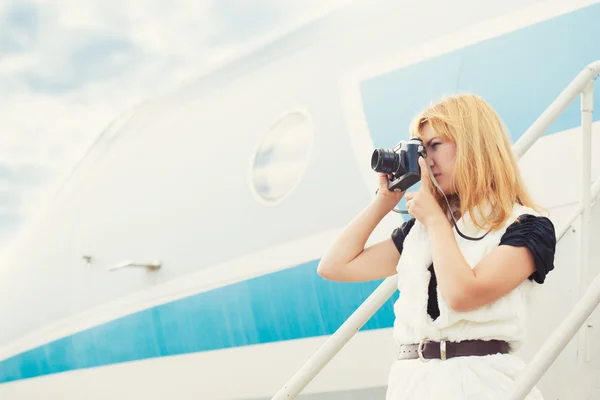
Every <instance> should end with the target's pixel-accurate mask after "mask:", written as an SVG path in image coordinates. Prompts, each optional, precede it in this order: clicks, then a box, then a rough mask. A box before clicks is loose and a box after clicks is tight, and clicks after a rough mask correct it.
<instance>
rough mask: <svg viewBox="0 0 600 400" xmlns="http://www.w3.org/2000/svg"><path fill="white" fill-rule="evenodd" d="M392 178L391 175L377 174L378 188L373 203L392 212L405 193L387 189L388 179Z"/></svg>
mask: <svg viewBox="0 0 600 400" xmlns="http://www.w3.org/2000/svg"><path fill="white" fill-rule="evenodd" d="M391 178H392V175H391V174H382V173H380V174H379V187H378V188H377V194H376V195H375V196H376V197H375V201H376V202H377V203H378V204H382V205H383V206H384V207H386V208H388V209H389V210H388V211H392V210H393V209H394V207H396V205H397V204H398V202H399V201H400V200H401V199H402V196H404V193H405V192H395V191H393V190H392V191H390V190H389V189H388V185H389V179H391Z"/></svg>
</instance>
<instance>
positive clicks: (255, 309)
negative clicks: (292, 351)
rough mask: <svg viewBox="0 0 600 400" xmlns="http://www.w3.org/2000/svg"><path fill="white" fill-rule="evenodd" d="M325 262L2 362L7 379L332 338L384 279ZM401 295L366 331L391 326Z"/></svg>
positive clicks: (0, 371) (0, 370)
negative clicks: (325, 273)
mask: <svg viewBox="0 0 600 400" xmlns="http://www.w3.org/2000/svg"><path fill="white" fill-rule="evenodd" d="M317 265H318V261H311V262H309V263H306V264H303V265H299V266H297V267H294V268H291V269H286V270H283V271H279V272H276V273H272V274H269V275H265V276H261V277H258V278H254V279H250V280H247V281H243V282H240V283H236V284H232V285H229V286H226V287H222V288H219V289H215V290H211V291H209V292H205V293H200V294H197V295H194V296H190V297H186V298H183V299H180V300H177V301H173V302H170V303H167V304H163V305H159V306H156V307H153V308H151V309H147V310H143V311H140V312H137V313H135V314H132V315H128V316H125V317H122V318H119V319H117V320H114V321H111V322H109V323H106V324H103V325H100V326H97V327H94V328H91V329H88V330H85V331H83V332H79V333H76V334H74V335H71V336H68V337H66V338H63V339H59V340H56V341H54V342H51V343H48V344H46V345H44V346H41V347H38V348H35V349H32V350H30V351H27V352H25V353H22V354H19V355H17V356H14V357H12V358H9V359H7V360H5V361H2V362H0V383H2V382H9V381H14V380H20V379H26V378H32V377H36V376H41V375H47V374H52V373H57V372H64V371H70V370H75V369H80V368H90V367H97V366H101V365H107V364H114V363H120V362H125V361H133V360H140V359H146V358H153V357H161V356H169V355H177V354H185V353H193V352H200V351H209V350H218V349H224V348H229V347H236V346H248V345H253V344H259V343H270V342H277V341H283V340H293V339H301V338H307V337H314V336H321V335H329V334H332V333H333V332H335V330H336V329H337V328H338V327H339V326H340V325H341V324H342V323H343V322H344V321H345V320H346V319H347V318H348V317H349V316H350V315H351V314H352V313H353V312H354V311H355V310H356V308H357V307H358V306H359V305H360V304H361V303H362V302H363V301H364V300H365V299H366V298H367V297H368V296H369V295H370V294H371V293H372V292H373V290H375V288H376V287H377V286H378V284H379V283H381V281H373V282H366V283H353V284H347V283H346V284H343V283H337V282H331V281H326V280H324V279H323V278H321V277H320V276H319V275H318V274H317V272H316V269H317ZM397 297H398V294H397V293H396V294H395V295H394V296H393V297H392V298H391V299H390V300H388V301H387V302H386V303H385V304H384V306H383V307H382V308H381V309H380V310H379V311H378V312H377V313H376V314H375V315H374V316H373V317H372V318H371V319H370V320H369V321H368V322H367V324H366V325H365V326H364V327H363V330H369V329H380V328H387V327H391V326H392V324H393V319H394V312H393V302H394V300H395V299H396V298H397Z"/></svg>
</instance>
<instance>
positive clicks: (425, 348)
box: [398, 339, 509, 361]
mask: <svg viewBox="0 0 600 400" xmlns="http://www.w3.org/2000/svg"><path fill="white" fill-rule="evenodd" d="M508 347H509V346H508V343H507V342H505V341H502V340H464V341H462V342H448V341H445V340H442V341H440V342H435V341H430V340H427V339H423V340H421V342H419V344H403V345H400V349H399V351H398V360H411V359H417V358H418V359H420V360H421V361H427V360H431V359H441V360H446V359H448V358H454V357H466V356H487V355H491V354H498V353H500V354H506V353H508Z"/></svg>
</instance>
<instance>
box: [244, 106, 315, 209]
mask: <svg viewBox="0 0 600 400" xmlns="http://www.w3.org/2000/svg"><path fill="white" fill-rule="evenodd" d="M313 139H314V128H313V124H312V120H311V118H310V116H309V115H308V114H307V113H305V112H303V111H293V112H289V113H287V114H285V115H284V116H283V117H282V118H281V119H280V120H279V121H277V123H276V124H275V125H273V126H272V127H271V129H270V130H269V131H268V132H267V133H266V134H265V136H263V138H262V140H261V142H260V143H259V145H258V148H257V150H256V153H255V154H254V161H253V164H252V183H253V187H254V189H255V190H256V192H257V193H258V194H259V196H260V197H261V198H262V199H263V200H266V201H268V202H278V201H281V200H282V199H283V198H284V197H285V196H286V195H288V194H289V193H290V192H291V191H292V190H293V189H294V187H295V186H296V185H297V184H298V182H299V181H300V178H301V177H302V174H303V173H304V170H305V168H306V165H307V163H308V158H309V155H310V151H311V149H312V145H313Z"/></svg>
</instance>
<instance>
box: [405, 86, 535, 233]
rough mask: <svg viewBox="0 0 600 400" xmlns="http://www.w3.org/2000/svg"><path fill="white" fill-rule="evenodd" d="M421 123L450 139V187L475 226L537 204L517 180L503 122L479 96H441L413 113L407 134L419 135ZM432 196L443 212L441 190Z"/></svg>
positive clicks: (495, 225)
mask: <svg viewBox="0 0 600 400" xmlns="http://www.w3.org/2000/svg"><path fill="white" fill-rule="evenodd" d="M426 123H429V124H431V128H432V129H433V130H434V131H435V132H436V133H437V134H438V135H439V137H440V138H441V139H442V140H444V141H450V142H452V143H455V144H456V161H455V167H454V173H453V179H452V182H453V190H454V192H455V193H456V195H457V196H458V198H459V199H460V213H461V215H465V213H466V212H469V214H470V215H471V217H472V219H473V223H474V225H475V226H476V227H477V228H479V229H491V230H496V229H499V228H501V227H502V226H503V225H504V224H505V223H506V221H507V220H508V219H509V218H510V216H511V215H512V213H513V208H514V205H515V203H519V204H521V205H524V206H527V207H531V208H533V209H539V206H538V205H536V204H535V203H534V202H533V200H532V199H531V197H530V195H529V194H528V193H527V190H526V189H525V187H524V185H523V180H522V178H521V174H520V171H519V166H518V164H517V160H516V157H515V155H514V153H513V151H512V148H511V145H510V143H509V140H508V135H507V132H506V129H505V127H504V124H503V123H502V121H501V120H500V117H499V116H498V114H497V113H496V112H495V111H494V109H493V108H492V107H491V106H490V105H489V104H488V103H487V102H486V101H485V100H483V99H482V98H481V97H479V96H476V95H474V94H458V95H454V96H450V97H446V98H444V99H442V100H441V101H440V102H438V103H436V104H433V105H431V106H430V107H428V108H426V109H425V110H423V111H422V112H421V113H420V114H419V115H417V116H416V117H415V119H414V120H413V122H412V123H411V126H410V135H411V137H415V136H416V137H419V138H421V139H423V137H422V135H423V134H422V129H423V126H424V125H425V124H426ZM436 197H437V198H438V199H437V200H438V202H439V203H440V206H442V208H443V209H444V211H446V212H449V211H450V210H448V207H447V205H446V202H445V200H444V198H443V197H442V195H441V194H440V193H437V196H436ZM486 205H489V206H491V208H489V209H486ZM475 211H477V212H475Z"/></svg>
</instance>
